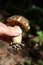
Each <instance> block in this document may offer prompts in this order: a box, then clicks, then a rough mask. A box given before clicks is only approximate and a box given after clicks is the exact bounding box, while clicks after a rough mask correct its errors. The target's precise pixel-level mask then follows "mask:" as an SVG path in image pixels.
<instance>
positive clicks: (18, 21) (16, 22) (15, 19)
mask: <svg viewBox="0 0 43 65" xmlns="http://www.w3.org/2000/svg"><path fill="white" fill-rule="evenodd" d="M7 22H8V23H7V25H10V26H19V27H20V28H21V29H22V32H23V31H24V32H27V31H29V29H30V25H29V20H27V19H26V18H25V17H23V16H20V15H14V16H11V17H9V18H8V19H7ZM21 42H22V34H21V35H19V36H17V37H13V43H17V44H21ZM11 44H12V43H11ZM17 46H18V45H17Z"/></svg>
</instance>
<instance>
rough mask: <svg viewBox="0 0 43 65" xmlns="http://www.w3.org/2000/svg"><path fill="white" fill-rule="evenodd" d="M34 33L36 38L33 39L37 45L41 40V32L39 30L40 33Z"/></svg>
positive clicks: (42, 35)
mask: <svg viewBox="0 0 43 65" xmlns="http://www.w3.org/2000/svg"><path fill="white" fill-rule="evenodd" d="M36 33H37V35H38V36H37V37H35V38H34V41H35V42H36V43H38V42H40V41H41V39H43V31H41V30H40V31H37V32H36Z"/></svg>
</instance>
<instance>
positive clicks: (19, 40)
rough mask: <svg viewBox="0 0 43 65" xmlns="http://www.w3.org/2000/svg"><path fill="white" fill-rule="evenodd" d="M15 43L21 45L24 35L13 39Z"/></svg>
mask: <svg viewBox="0 0 43 65" xmlns="http://www.w3.org/2000/svg"><path fill="white" fill-rule="evenodd" d="M12 40H13V43H17V44H21V42H22V34H21V35H19V36H16V37H13V39H12Z"/></svg>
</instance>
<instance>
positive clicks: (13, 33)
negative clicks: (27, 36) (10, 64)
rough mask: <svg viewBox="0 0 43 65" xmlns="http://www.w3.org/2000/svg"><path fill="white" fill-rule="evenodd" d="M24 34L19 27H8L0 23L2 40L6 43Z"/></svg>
mask: <svg viewBox="0 0 43 65" xmlns="http://www.w3.org/2000/svg"><path fill="white" fill-rule="evenodd" d="M21 34H22V30H21V28H20V27H19V26H14V27H12V26H7V25H5V24H4V23H2V22H0V39H2V40H5V41H11V38H12V37H17V36H19V35H21Z"/></svg>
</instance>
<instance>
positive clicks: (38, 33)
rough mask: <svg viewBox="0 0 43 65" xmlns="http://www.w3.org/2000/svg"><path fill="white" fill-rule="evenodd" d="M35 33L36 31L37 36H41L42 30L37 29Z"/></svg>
mask: <svg viewBox="0 0 43 65" xmlns="http://www.w3.org/2000/svg"><path fill="white" fill-rule="evenodd" d="M36 33H37V35H38V36H40V37H41V38H43V31H41V30H40V31H37V32H36Z"/></svg>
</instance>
